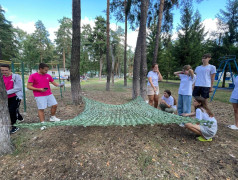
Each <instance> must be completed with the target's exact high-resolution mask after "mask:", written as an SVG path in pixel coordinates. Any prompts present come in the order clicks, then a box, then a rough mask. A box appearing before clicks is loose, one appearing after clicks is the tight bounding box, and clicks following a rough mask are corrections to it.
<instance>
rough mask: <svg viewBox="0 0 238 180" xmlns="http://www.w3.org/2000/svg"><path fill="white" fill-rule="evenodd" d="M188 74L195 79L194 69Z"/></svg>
mask: <svg viewBox="0 0 238 180" xmlns="http://www.w3.org/2000/svg"><path fill="white" fill-rule="evenodd" d="M188 72H189V75H190V76H191V78H192V79H193V77H194V72H193V70H192V69H189V70H188Z"/></svg>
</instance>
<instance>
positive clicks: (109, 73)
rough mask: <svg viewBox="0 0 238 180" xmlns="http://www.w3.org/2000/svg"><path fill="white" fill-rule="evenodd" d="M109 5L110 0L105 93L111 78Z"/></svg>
mask: <svg viewBox="0 0 238 180" xmlns="http://www.w3.org/2000/svg"><path fill="white" fill-rule="evenodd" d="M109 5H110V0H107V55H106V59H107V84H106V91H110V77H111V62H110V58H109V49H110V35H109V30H110V29H109V28H110V27H109V25H110V22H109Z"/></svg>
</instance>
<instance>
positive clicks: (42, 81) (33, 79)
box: [28, 72, 54, 97]
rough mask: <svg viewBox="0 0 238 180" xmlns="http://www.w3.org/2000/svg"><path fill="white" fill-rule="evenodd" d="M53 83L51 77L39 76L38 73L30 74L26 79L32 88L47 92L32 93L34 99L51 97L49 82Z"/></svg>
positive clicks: (46, 75)
mask: <svg viewBox="0 0 238 180" xmlns="http://www.w3.org/2000/svg"><path fill="white" fill-rule="evenodd" d="M53 81H54V79H53V78H52V77H51V75H49V74H39V73H38V72H37V73H34V74H31V75H30V77H29V79H28V82H29V83H33V87H35V88H48V89H47V91H45V92H40V91H33V94H34V96H35V97H39V96H49V95H51V94H52V92H51V90H50V82H53Z"/></svg>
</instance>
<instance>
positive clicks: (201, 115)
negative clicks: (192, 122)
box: [196, 108, 217, 125]
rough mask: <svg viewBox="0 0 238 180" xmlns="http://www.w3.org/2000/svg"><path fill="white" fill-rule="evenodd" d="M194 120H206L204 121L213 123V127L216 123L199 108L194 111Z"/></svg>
mask: <svg viewBox="0 0 238 180" xmlns="http://www.w3.org/2000/svg"><path fill="white" fill-rule="evenodd" d="M196 118H197V119H198V120H206V121H210V122H213V124H214V125H215V124H217V121H216V119H215V118H214V117H209V115H208V114H207V113H206V111H205V110H204V112H202V110H201V109H200V108H197V109H196Z"/></svg>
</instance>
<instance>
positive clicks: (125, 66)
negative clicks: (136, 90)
mask: <svg viewBox="0 0 238 180" xmlns="http://www.w3.org/2000/svg"><path fill="white" fill-rule="evenodd" d="M124 6H125V45H124V86H125V87H126V86H127V77H126V74H127V56H126V54H127V13H126V6H127V0H125V1H124Z"/></svg>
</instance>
